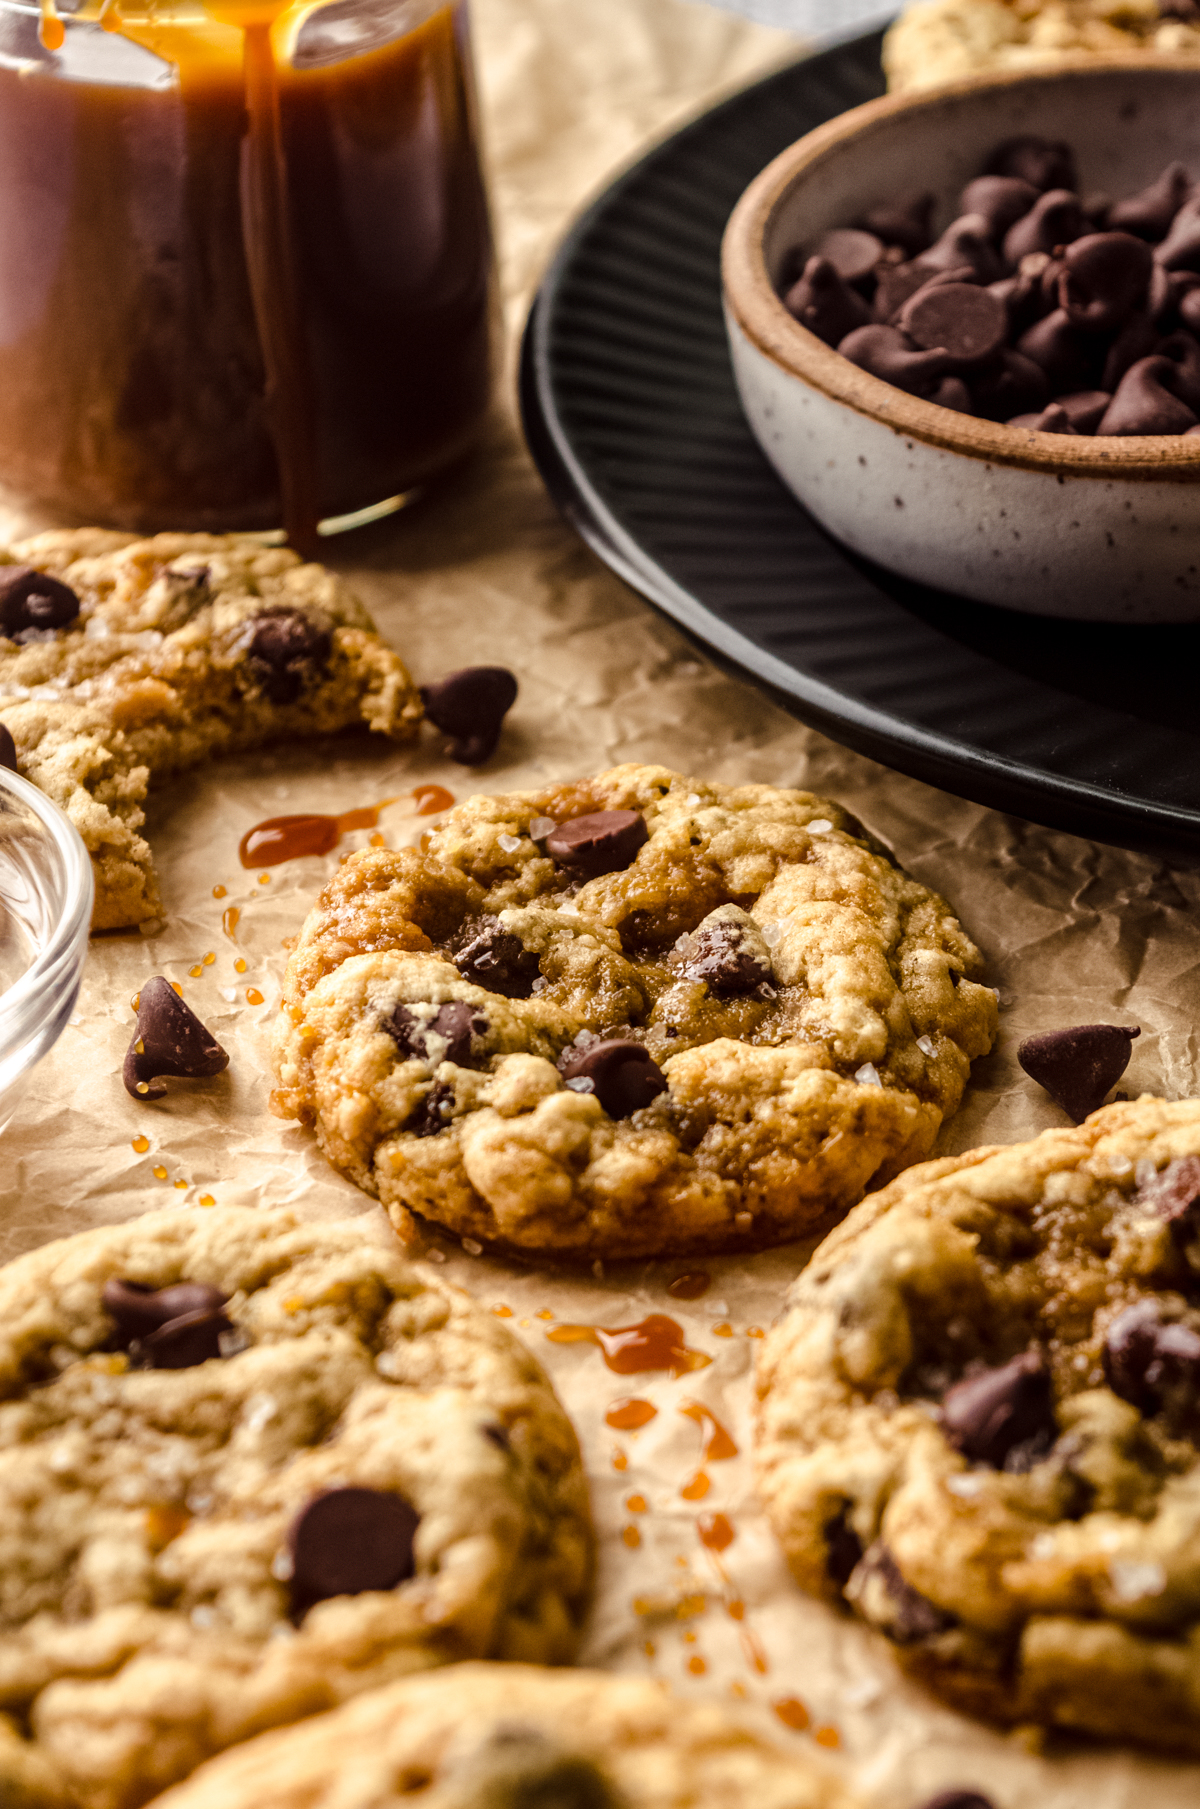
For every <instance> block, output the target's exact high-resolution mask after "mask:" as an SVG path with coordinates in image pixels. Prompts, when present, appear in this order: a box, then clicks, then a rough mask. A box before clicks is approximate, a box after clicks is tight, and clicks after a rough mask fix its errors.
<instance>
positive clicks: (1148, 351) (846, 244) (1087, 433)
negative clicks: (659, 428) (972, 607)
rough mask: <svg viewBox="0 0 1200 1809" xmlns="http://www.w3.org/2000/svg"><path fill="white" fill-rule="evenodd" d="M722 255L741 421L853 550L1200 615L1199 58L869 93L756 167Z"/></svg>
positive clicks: (990, 586) (1036, 598) (1039, 594)
mask: <svg viewBox="0 0 1200 1809" xmlns="http://www.w3.org/2000/svg"><path fill="white" fill-rule="evenodd" d="M723 276H724V293H725V310H726V321H727V326H728V332H729V341H730V347H731V352H732V358H733V366H734V372H735V376H736V379H737V384H738V389H739V392H740V395H741V399H742V405H743V407H744V409H745V412H746V415H747V417H748V420H749V423H750V426H751V428H752V429H753V431H754V433H755V435H756V437H757V439H758V441H759V443H760V444H761V446H762V448H763V450H764V452H765V453H766V455H767V457H768V458H769V459H770V460H771V462H772V464H773V465H774V466H775V469H776V470H777V471H778V473H779V475H780V476H781V477H782V479H783V481H784V482H785V483H786V484H787V485H788V487H789V488H790V489H791V490H792V492H793V493H794V494H795V495H796V496H797V497H798V498H799V500H800V501H801V502H802V503H803V504H804V505H805V507H806V508H807V509H808V510H809V511H810V512H811V513H812V514H813V515H814V516H815V517H816V518H817V520H818V521H819V522H820V523H821V524H822V525H823V526H824V527H825V528H827V529H828V530H829V531H830V532H831V533H832V534H834V535H836V536H837V538H838V539H839V540H841V541H843V542H844V543H845V544H846V546H848V547H849V548H850V549H851V550H853V551H854V552H856V553H859V554H861V555H862V556H863V557H865V558H867V559H870V560H874V561H875V562H877V563H878V564H880V565H882V566H884V567H886V568H887V569H889V570H890V571H893V572H896V573H899V574H901V575H902V576H903V577H906V578H912V579H916V580H918V581H920V582H922V583H924V584H928V585H933V586H935V587H936V588H938V589H939V590H942V591H946V592H949V593H951V594H953V595H956V596H958V597H960V598H963V599H968V600H971V601H977V602H983V603H993V604H999V605H1001V606H1003V607H1006V608H1009V609H1019V610H1023V611H1026V612H1029V613H1033V614H1039V615H1049V616H1069V617H1076V618H1083V619H1093V620H1107V621H1117V622H1128V623H1143V622H1187V621H1195V620H1200V71H1198V70H1196V69H1195V68H1188V67H1187V66H1184V65H1180V64H1178V63H1175V62H1172V61H1171V60H1170V59H1168V58H1166V57H1148V56H1145V55H1143V56H1139V57H1138V58H1137V59H1136V61H1134V60H1125V59H1120V58H1105V59H1097V58H1088V59H1087V60H1082V59H1081V60H1080V61H1079V62H1077V63H1074V64H1069V65H1062V64H1060V65H1056V66H1055V67H1054V68H1053V69H1048V70H1044V71H1040V72H1038V71H1034V72H1022V73H1019V74H989V75H987V76H977V77H973V78H971V79H969V80H965V81H963V82H960V83H957V84H955V85H953V86H951V87H947V88H940V89H937V90H934V91H931V92H921V93H917V94H915V95H897V96H889V97H888V98H886V99H884V100H879V101H872V102H870V103H868V105H866V106H864V107H859V108H856V109H855V110H854V111H852V112H850V113H846V114H842V115H841V116H840V117H838V118H836V119H833V120H831V121H829V122H828V123H827V124H825V125H823V126H821V127H819V128H818V129H817V130H816V131H814V132H811V133H809V134H808V136H807V137H805V138H803V139H801V140H800V141H799V142H798V143H797V144H795V145H793V146H791V147H790V149H788V150H786V151H784V152H783V153H782V154H781V155H780V156H779V157H777V158H776V159H775V161H774V162H773V163H772V164H770V165H769V166H768V167H767V168H766V169H765V170H764V171H763V172H762V173H761V175H759V176H758V177H757V178H756V179H755V181H754V182H753V183H752V184H751V186H750V187H749V189H748V190H747V191H746V193H745V194H744V195H743V196H742V198H741V200H740V202H739V203H738V206H737V208H736V209H735V210H734V213H733V215H732V217H731V219H730V222H729V226H728V228H727V230H726V234H725V243H724V252H723Z"/></svg>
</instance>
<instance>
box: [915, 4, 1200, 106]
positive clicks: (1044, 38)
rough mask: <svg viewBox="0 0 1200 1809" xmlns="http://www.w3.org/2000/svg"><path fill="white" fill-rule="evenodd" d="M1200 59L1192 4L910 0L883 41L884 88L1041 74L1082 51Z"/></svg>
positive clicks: (1199, 20) (1199, 14)
mask: <svg viewBox="0 0 1200 1809" xmlns="http://www.w3.org/2000/svg"><path fill="white" fill-rule="evenodd" d="M1139 50H1157V51H1165V52H1167V53H1168V54H1170V55H1174V56H1188V57H1193V58H1194V57H1196V56H1200V6H1198V5H1197V4H1196V0H1131V4H1127V5H1114V4H1113V0H914V3H913V4H910V5H909V6H908V7H906V9H905V11H904V13H903V14H902V16H901V18H900V19H899V20H898V22H897V23H896V24H895V25H893V27H892V29H891V30H890V31H889V33H888V35H887V38H886V39H885V41H884V50H883V63H884V68H885V69H886V71H887V77H888V86H889V87H890V88H893V89H896V88H931V87H934V86H936V85H937V84H938V83H939V82H951V81H959V80H961V79H962V78H963V77H964V76H969V75H973V74H974V73H975V72H976V71H977V70H986V69H1012V70H1020V69H1044V68H1045V67H1046V66H1047V65H1048V64H1051V65H1052V64H1054V63H1057V62H1061V61H1062V60H1063V59H1064V58H1068V57H1078V56H1079V55H1080V54H1081V53H1082V54H1084V55H1086V54H1088V53H1089V52H1090V53H1093V54H1095V53H1099V54H1101V55H1110V56H1111V55H1118V56H1128V55H1129V54H1130V53H1131V52H1134V51H1139Z"/></svg>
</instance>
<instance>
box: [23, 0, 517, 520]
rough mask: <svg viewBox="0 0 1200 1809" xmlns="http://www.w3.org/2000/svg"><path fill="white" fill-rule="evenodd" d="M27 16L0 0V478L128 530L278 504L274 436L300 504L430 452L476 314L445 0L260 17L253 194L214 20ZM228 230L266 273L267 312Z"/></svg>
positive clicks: (455, 426)
mask: <svg viewBox="0 0 1200 1809" xmlns="http://www.w3.org/2000/svg"><path fill="white" fill-rule="evenodd" d="M52 24H53V30H52V31H50V32H47V29H46V22H45V18H44V16H43V15H42V14H41V13H39V11H38V9H37V7H36V6H30V5H29V4H28V3H27V0H25V3H22V4H13V3H12V0H0V484H2V485H3V486H4V487H5V488H6V489H7V490H8V491H9V493H10V495H14V496H15V497H17V498H18V499H20V500H22V501H24V502H27V503H32V504H36V505H41V506H43V507H47V508H49V509H52V510H54V511H56V512H58V513H60V514H65V515H71V516H74V517H76V518H81V519H85V520H88V521H94V522H99V523H105V524H108V525H111V526H114V527H120V528H127V529H130V530H132V531H134V532H139V533H141V532H153V531H157V530H160V529H167V528H189V529H207V530H212V531H224V530H233V529H246V528H249V529H263V528H270V527H275V526H277V525H279V523H280V522H281V520H283V519H284V517H285V514H286V508H285V500H286V499H285V497H284V494H283V492H284V491H285V490H286V482H287V479H286V472H285V471H284V470H283V469H282V467H283V466H284V465H286V463H287V460H288V459H289V458H291V457H292V456H293V455H295V456H297V457H302V458H303V459H304V460H305V461H307V465H308V467H309V469H308V472H307V482H308V484H309V487H310V490H311V492H312V498H313V508H312V513H313V514H314V516H316V517H320V518H330V517H342V516H347V515H351V514H353V513H355V512H358V511H366V510H370V509H372V508H373V507H374V506H376V505H382V504H385V503H386V502H387V501H388V500H389V499H395V498H398V497H401V496H404V495H405V494H407V493H410V492H412V491H413V490H414V489H416V488H418V487H419V486H420V485H422V484H424V483H425V482H426V481H427V480H428V479H429V478H430V477H432V476H433V475H434V474H436V473H437V472H438V471H439V470H441V469H443V468H444V467H445V466H446V465H448V464H449V463H451V462H452V461H453V460H454V459H455V458H457V457H458V456H459V455H460V454H461V453H462V452H463V451H464V450H465V449H466V448H467V447H468V446H469V444H470V443H471V440H472V439H473V437H474V436H475V434H476V433H477V431H478V429H479V426H480V425H481V422H482V419H483V415H484V413H485V411H486V407H487V403H488V397H489V389H490V382H491V371H492V363H493V340H494V307H493V280H492V249H491V238H490V233H489V225H488V216H487V205H486V198H485V194H484V187H483V181H482V177H481V173H480V162H479V151H478V140H477V130H476V118H475V107H474V98H473V89H472V82H471V72H470V58H469V46H468V41H467V30H466V26H467V21H466V8H465V3H458V4H452V5H445V4H442V5H438V4H432V5H431V4H428V3H427V0H333V4H330V5H325V6H318V7H316V8H312V7H311V6H307V7H304V6H300V7H294V8H292V9H291V10H290V11H288V12H283V13H279V14H277V15H276V17H275V20H274V23H273V24H272V26H271V28H270V45H271V49H270V50H269V51H268V53H267V54H268V57H269V60H270V64H271V68H270V71H269V75H270V82H269V87H270V92H269V93H268V94H267V97H266V100H265V101H264V102H263V103H262V107H261V108H260V113H261V115H262V117H263V118H265V119H266V122H267V123H266V126H265V128H264V130H265V131H266V140H264V141H263V144H260V145H259V152H260V155H259V164H258V167H259V168H260V170H261V169H263V168H265V169H267V172H268V177H269V179H270V180H271V181H274V180H275V177H278V178H279V181H278V189H277V194H276V201H277V203H278V205H277V208H276V214H275V216H274V217H271V212H270V207H269V206H267V213H266V216H265V217H264V215H263V206H264V205H266V204H264V203H263V200H262V196H261V194H259V195H258V198H257V200H256V198H255V190H254V186H253V185H254V182H255V176H254V169H255V167H256V166H255V165H254V163H253V162H252V161H251V160H250V159H249V158H248V146H249V144H250V138H251V126H252V117H251V116H252V112H253V107H252V106H251V108H250V109H249V110H248V93H247V87H246V64H245V57H244V44H245V41H246V40H247V38H248V34H247V33H245V32H244V31H243V30H242V29H240V28H239V26H238V25H236V24H230V23H228V22H227V20H224V19H222V18H221V17H220V16H218V17H214V15H213V12H212V11H205V10H203V9H201V8H200V7H199V5H196V4H194V5H192V6H191V7H190V8H189V7H186V6H183V5H154V4H152V5H151V6H150V7H149V8H148V9H146V10H142V11H138V10H136V8H135V7H133V6H130V7H122V8H121V9H120V11H119V12H118V11H117V9H116V8H115V7H114V6H113V4H112V0H109V3H108V5H106V6H105V7H104V8H103V9H102V12H101V13H100V14H99V15H98V14H97V10H96V7H95V5H94V4H92V3H91V0H85V5H83V6H81V7H80V9H79V10H78V11H77V12H75V13H72V14H68V13H66V12H65V11H63V12H62V14H61V17H60V19H56V20H53V21H52ZM114 26H115V29H114ZM57 36H61V39H62V42H61V44H60V45H59V46H58V47H57V48H56V49H53V50H50V49H47V48H46V44H45V43H44V42H43V39H47V38H48V39H49V40H50V41H51V42H53V41H54V38H55V37H57ZM272 134H273V136H272ZM260 137H261V134H260ZM264 144H265V149H264ZM264 159H265V161H264ZM248 184H249V186H248ZM256 208H257V213H256ZM256 222H257V223H256ZM256 232H257V233H258V234H259V235H260V237H261V236H263V235H265V236H266V238H267V239H270V240H271V243H272V244H273V245H274V252H273V254H272V255H273V256H274V265H273V266H272V267H273V268H274V271H275V278H276V279H277V288H278V289H279V290H280V293H279V294H276V295H275V297H274V300H273V302H271V306H270V307H267V308H266V309H264V302H263V295H262V293H261V282H260V283H259V285H258V287H257V288H256V281H255V256H256V252H255V244H254V242H253V241H254V235H255V233H256ZM271 235H274V238H272V236H271ZM276 240H277V241H278V242H277V243H276V242H275V241H276ZM260 249H261V247H260ZM269 262H270V260H268V263H269ZM283 291H286V293H283ZM272 308H274V310H275V313H274V315H273V314H272V312H271V309H272ZM281 320H282V321H283V322H284V323H285V325H286V323H287V322H290V331H291V333H292V340H293V343H292V345H291V351H290V364H289V362H288V360H287V359H284V360H283V364H282V366H281V365H280V361H279V358H278V357H277V356H275V354H276V353H277V352H278V347H273V345H272V343H271V341H272V337H273V335H274V334H275V332H276V329H277V328H278V326H279V322H280V321H281ZM281 369H282V378H281V374H280V373H281ZM289 373H290V374H289ZM289 385H293V386H298V387H299V388H300V389H301V390H303V392H304V394H303V396H302V397H301V398H299V403H298V399H297V397H296V396H295V395H292V394H290V393H288V392H289ZM297 403H298V405H297ZM294 405H297V406H294ZM297 422H299V423H300V425H299V426H297ZM298 439H299V440H303V441H304V442H305V443H304V445H303V446H298V445H296V444H294V442H296V441H297V440H298Z"/></svg>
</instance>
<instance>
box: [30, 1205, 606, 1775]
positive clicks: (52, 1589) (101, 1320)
mask: <svg viewBox="0 0 1200 1809" xmlns="http://www.w3.org/2000/svg"><path fill="white" fill-rule="evenodd" d="M0 1375H2V1376H3V1405H2V1406H0V1801H3V1802H4V1803H5V1804H6V1805H7V1804H8V1802H9V1800H10V1795H11V1797H12V1799H13V1800H14V1801H17V1802H22V1801H24V1800H27V1801H28V1802H29V1803H30V1804H34V1805H37V1804H41V1803H43V1802H45V1803H53V1802H55V1801H56V1795H55V1792H56V1791H57V1792H60V1793H61V1794H62V1795H64V1796H65V1797H66V1799H67V1800H68V1801H69V1802H70V1803H71V1804H72V1805H73V1806H74V1809H79V1806H82V1809H135V1806H136V1805H138V1804H141V1803H144V1802H146V1801H147V1800H148V1799H149V1798H150V1797H152V1796H154V1795H156V1794H157V1793H158V1792H159V1791H160V1790H162V1789H164V1788H165V1787H166V1786H167V1785H169V1784H172V1783H174V1782H176V1781H177V1780H178V1779H180V1778H182V1777H184V1776H186V1775H187V1774H188V1773H189V1772H190V1771H192V1770H194V1768H195V1767H196V1766H197V1765H198V1764H200V1763H201V1761H202V1760H204V1759H207V1758H209V1757H211V1756H212V1755H213V1754H214V1753H216V1752H220V1751H222V1750H223V1749H224V1748H225V1747H228V1746H231V1745H234V1744H235V1743H237V1742H238V1741H241V1740H245V1739H248V1738H250V1737H251V1736H252V1735H254V1734H258V1733H261V1732H262V1731H263V1730H264V1729H265V1728H269V1727H277V1726H280V1725H283V1724H286V1723H289V1722H293V1721H296V1720H299V1719H300V1718H301V1717H302V1716H305V1715H311V1714H315V1713H318V1712H319V1711H322V1710H325V1709H329V1708H332V1707H335V1706H337V1705H338V1704H339V1703H341V1702H343V1701H345V1700H346V1699H347V1698H348V1697H350V1696H354V1695H357V1694H358V1693H359V1692H360V1691H362V1690H365V1689H369V1688H372V1687H373V1686H375V1685H377V1684H382V1683H385V1682H390V1681H392V1680H393V1679H395V1678H397V1677H400V1676H403V1675H406V1674H408V1673H410V1672H413V1671H418V1670H424V1669H428V1668H429V1667H431V1666H434V1665H441V1664H446V1663H449V1662H453V1661H455V1660H459V1659H463V1658H472V1657H491V1658H503V1659H517V1660H535V1661H544V1662H547V1663H556V1662H561V1661H565V1660H567V1659H569V1658H570V1657H571V1656H572V1654H573V1651H574V1647H575V1641H576V1636H577V1633H578V1631H579V1627H580V1623H581V1619H582V1615H583V1612H584V1608H585V1604H586V1598H587V1594H588V1587H589V1579H590V1572H591V1555H592V1534H591V1528H590V1522H589V1517H588V1506H587V1494H586V1485H585V1483H584V1480H583V1474H582V1470H581V1467H580V1459H579V1451H578V1447H577V1445H576V1441H575V1436H574V1433H573V1432H572V1430H571V1426H570V1424H569V1422H568V1421H567V1419H566V1416H565V1415H564V1414H563V1412H562V1410H561V1408H560V1407H559V1405H558V1402H557V1400H556V1399H555V1396H554V1394H553V1392H552V1390H551V1388H550V1385H549V1383H548V1382H547V1380H546V1377H545V1376H544V1374H543V1373H542V1371H541V1370H540V1368H539V1367H538V1365H537V1364H536V1362H534V1360H533V1359H532V1358H531V1357H530V1356H529V1354H528V1353H527V1352H526V1351H525V1349H524V1348H523V1346H522V1345H520V1344H519V1343H518V1341H517V1340H516V1339H515V1338H513V1337H512V1336H511V1335H510V1334H508V1333H506V1332H505V1330H504V1328H503V1327H502V1326H501V1325H500V1324H499V1323H498V1322H497V1321H496V1320H495V1319H494V1318H493V1317H492V1316H491V1315H490V1314H488V1313H485V1312H482V1311H480V1310H479V1309H477V1308H476V1307H475V1306H474V1305H473V1303H472V1302H471V1301H470V1300H469V1299H468V1298H467V1297H466V1296H465V1295H464V1294H462V1293H460V1292H458V1291H457V1290H455V1289H453V1288H449V1287H446V1286H443V1285H440V1284H439V1283H438V1282H437V1280H436V1279H434V1278H430V1277H428V1276H425V1275H423V1274H422V1273H420V1272H418V1271H417V1270H416V1269H414V1268H413V1267H412V1266H411V1265H410V1264H408V1263H406V1262H405V1261H404V1260H403V1258H402V1257H401V1256H400V1254H399V1251H398V1250H397V1249H396V1247H395V1246H394V1244H393V1243H392V1240H391V1234H390V1232H389V1233H386V1244H384V1243H376V1242H373V1241H372V1239H371V1236H370V1234H369V1232H368V1233H366V1234H364V1228H363V1225H362V1222H361V1221H353V1222H351V1223H349V1224H345V1225H310V1224H300V1223H297V1222H296V1221H295V1220H294V1219H293V1217H292V1216H291V1215H290V1214H289V1213H286V1212H277V1211H276V1212H268V1211H244V1210H235V1209H229V1210H222V1209H213V1210H210V1211H203V1210H194V1211H191V1212H164V1213H155V1214H152V1215H149V1216H147V1217H146V1218H143V1219H140V1220H136V1221H134V1222H132V1223H130V1224H125V1225H119V1226H112V1227H105V1228H102V1229H100V1230H96V1231H90V1232H86V1233H83V1234H82V1235H80V1236H78V1237H74V1238H68V1239H64V1240H63V1241H61V1242H59V1243H53V1244H49V1245H47V1246H46V1247H45V1248H43V1249H41V1250H39V1251H36V1252H35V1253H34V1254H32V1255H30V1256H25V1257H22V1258H21V1259H19V1260H18V1261H16V1262H14V1263H11V1264H10V1265H9V1266H8V1267H7V1268H5V1269H3V1270H0ZM5 1715H7V1716H9V1717H11V1718H12V1721H11V1723H9V1722H6V1721H5V1720H4V1716H5ZM17 1728H19V1729H20V1730H21V1734H22V1736H23V1737H21V1738H18V1735H17V1731H16V1730H17ZM22 1791H23V1792H24V1798H22V1796H21V1794H20V1792H22Z"/></svg>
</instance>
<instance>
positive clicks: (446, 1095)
mask: <svg viewBox="0 0 1200 1809" xmlns="http://www.w3.org/2000/svg"><path fill="white" fill-rule="evenodd" d="M453 1110H454V1088H453V1087H447V1086H445V1085H443V1083H442V1082H441V1081H438V1083H437V1085H436V1086H433V1087H430V1089H429V1091H428V1093H426V1094H425V1095H424V1097H423V1098H422V1099H421V1101H420V1104H419V1105H418V1106H417V1109H416V1111H415V1112H413V1113H412V1115H411V1117H410V1118H409V1119H408V1122H407V1123H406V1124H405V1126H404V1128H405V1130H406V1131H411V1132H412V1134H413V1136H414V1137H436V1136H437V1134H438V1132H439V1131H444V1130H445V1128H446V1126H447V1125H448V1124H449V1122H450V1115H451V1113H452V1112H453Z"/></svg>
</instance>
